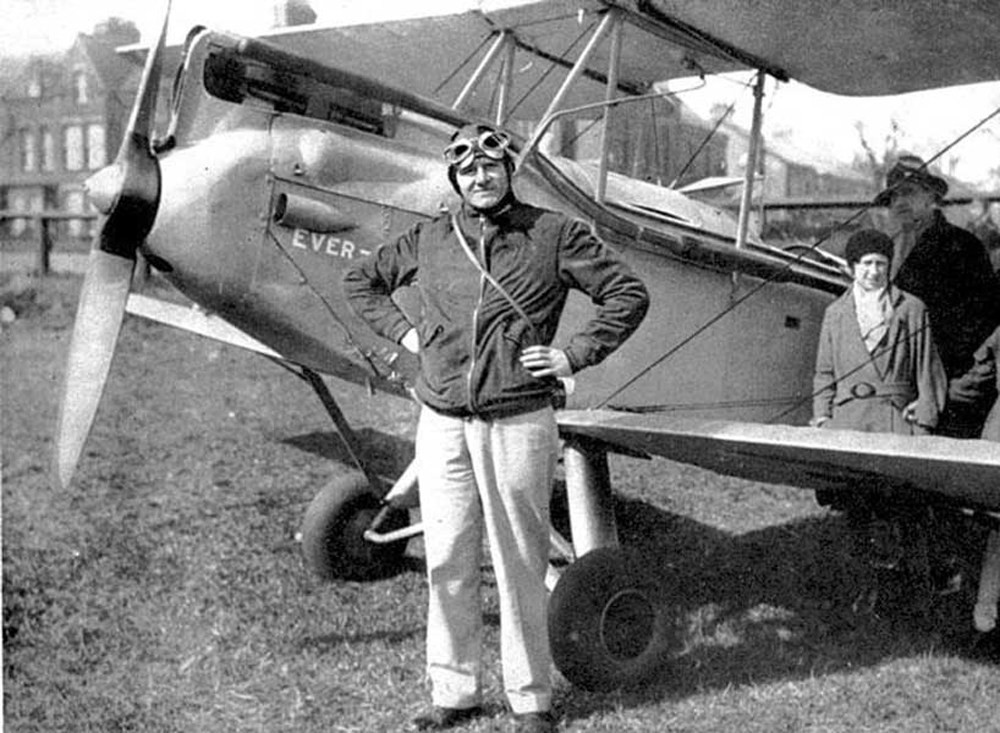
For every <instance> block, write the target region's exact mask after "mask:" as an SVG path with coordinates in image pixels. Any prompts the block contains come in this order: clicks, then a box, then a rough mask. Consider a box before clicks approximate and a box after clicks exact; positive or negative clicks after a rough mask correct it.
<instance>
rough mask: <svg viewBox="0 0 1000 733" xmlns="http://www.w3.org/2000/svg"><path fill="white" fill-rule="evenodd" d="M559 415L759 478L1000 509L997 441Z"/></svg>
mask: <svg viewBox="0 0 1000 733" xmlns="http://www.w3.org/2000/svg"><path fill="white" fill-rule="evenodd" d="M558 420H559V427H560V430H561V431H562V432H563V433H564V434H567V435H581V436H585V437H589V438H594V439H597V440H600V441H603V442H605V443H608V444H610V445H612V446H620V447H621V448H622V449H623V450H625V451H626V452H629V451H632V452H634V451H635V450H642V451H645V452H647V453H649V454H651V455H657V456H662V457H665V458H670V459H673V460H677V461H680V462H683V463H693V464H695V465H698V466H702V467H704V468H709V469H712V470H714V471H717V472H719V473H722V474H726V475H730V476H739V477H742V478H748V479H751V480H754V481H765V482H768V483H780V484H790V485H794V486H802V487H805V488H815V489H824V488H839V489H854V490H859V491H860V490H864V489H866V488H867V489H872V488H877V487H878V486H885V485H886V484H889V485H893V486H903V487H908V488H910V489H916V490H918V491H923V492H930V493H932V494H935V495H937V496H938V497H939V498H941V499H944V500H946V501H949V502H952V503H957V504H959V505H961V506H968V507H977V508H980V509H985V510H989V511H1000V444H998V443H990V442H987V441H981V440H955V439H952V438H941V437H931V436H926V437H925V436H920V437H910V436H902V435H891V434H887V433H858V432H854V431H850V430H820V429H816V428H805V427H790V426H787V425H763V424H758V423H739V422H731V421H723V420H690V419H681V418H673V417H667V416H664V415H656V414H634V413H622V412H613V411H610V410H580V411H573V410H567V411H563V412H560V413H559V414H558Z"/></svg>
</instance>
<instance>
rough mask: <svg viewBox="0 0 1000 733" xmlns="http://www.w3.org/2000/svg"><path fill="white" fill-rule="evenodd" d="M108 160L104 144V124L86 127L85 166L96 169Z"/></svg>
mask: <svg viewBox="0 0 1000 733" xmlns="http://www.w3.org/2000/svg"><path fill="white" fill-rule="evenodd" d="M107 162H108V156H107V152H106V150H105V145H104V125H89V126H88V127H87V168H89V169H90V170H96V169H97V168H101V167H103V166H104V165H105V164H106V163H107Z"/></svg>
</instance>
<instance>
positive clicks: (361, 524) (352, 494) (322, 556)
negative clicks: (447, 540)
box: [302, 473, 409, 580]
mask: <svg viewBox="0 0 1000 733" xmlns="http://www.w3.org/2000/svg"><path fill="white" fill-rule="evenodd" d="M379 509H380V502H379V499H378V497H377V496H376V495H375V493H374V492H373V491H372V490H371V488H370V487H369V485H368V481H367V480H366V479H365V477H364V476H362V475H361V474H359V473H349V474H346V475H343V476H337V477H336V478H334V479H333V480H331V481H330V482H329V483H328V484H326V486H324V487H323V488H322V489H321V490H320V492H319V493H318V494H316V496H315V498H314V499H313V500H312V503H310V504H309V508H308V509H306V514H305V518H304V519H303V520H302V554H303V556H304V558H305V561H306V565H308V566H309V568H310V569H311V570H312V571H313V572H314V573H315V574H316V575H318V576H319V577H320V578H322V579H323V580H378V579H380V578H385V577H387V576H388V575H391V574H392V573H393V572H395V571H397V570H398V569H399V567H400V564H401V562H400V561H401V558H402V555H403V553H404V552H405V551H406V541H405V540H401V541H399V542H393V543H391V544H387V545H378V544H375V543H373V542H369V541H368V540H366V539H365V538H364V532H365V530H367V529H368V527H369V526H370V525H371V522H372V520H373V519H374V518H375V515H376V514H378V511H379ZM408 523H409V515H408V513H407V512H406V511H405V510H398V511H394V512H392V513H391V514H390V515H389V516H388V517H386V519H385V521H384V522H383V523H382V524H381V526H380V527H379V529H380V531H383V532H388V531H391V530H396V529H400V528H402V527H405V526H406V525H407V524H408Z"/></svg>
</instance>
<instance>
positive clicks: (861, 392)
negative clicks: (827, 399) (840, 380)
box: [851, 382, 878, 400]
mask: <svg viewBox="0 0 1000 733" xmlns="http://www.w3.org/2000/svg"><path fill="white" fill-rule="evenodd" d="M877 391H878V390H876V389H875V385H873V384H871V383H869V382H858V383H857V384H852V385H851V397H853V398H854V399H856V400H866V399H868V398H869V397H874V396H875V394H876V392H877Z"/></svg>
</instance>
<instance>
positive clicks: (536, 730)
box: [514, 713, 556, 733]
mask: <svg viewBox="0 0 1000 733" xmlns="http://www.w3.org/2000/svg"><path fill="white" fill-rule="evenodd" d="M555 730H556V722H555V720H553V719H552V714H551V713H521V714H520V715H514V731H515V732H516V733H555Z"/></svg>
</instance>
